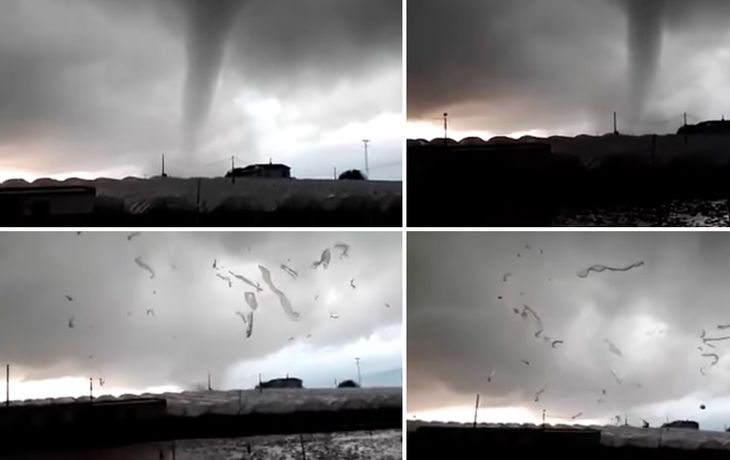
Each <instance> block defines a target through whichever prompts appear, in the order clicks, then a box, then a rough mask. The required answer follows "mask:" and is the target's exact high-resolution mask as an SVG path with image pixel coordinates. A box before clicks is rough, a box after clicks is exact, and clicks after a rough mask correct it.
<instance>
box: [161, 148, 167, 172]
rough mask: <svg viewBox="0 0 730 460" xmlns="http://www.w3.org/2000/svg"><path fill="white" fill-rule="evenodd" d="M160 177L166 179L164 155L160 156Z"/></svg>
mask: <svg viewBox="0 0 730 460" xmlns="http://www.w3.org/2000/svg"><path fill="white" fill-rule="evenodd" d="M162 177H167V174H166V173H165V154H164V153H163V154H162Z"/></svg>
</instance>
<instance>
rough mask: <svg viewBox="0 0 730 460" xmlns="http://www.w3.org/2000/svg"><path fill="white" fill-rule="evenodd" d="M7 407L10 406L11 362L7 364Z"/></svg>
mask: <svg viewBox="0 0 730 460" xmlns="http://www.w3.org/2000/svg"><path fill="white" fill-rule="evenodd" d="M5 407H10V364H8V365H6V366H5Z"/></svg>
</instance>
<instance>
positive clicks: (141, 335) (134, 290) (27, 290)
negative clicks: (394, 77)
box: [0, 233, 401, 389]
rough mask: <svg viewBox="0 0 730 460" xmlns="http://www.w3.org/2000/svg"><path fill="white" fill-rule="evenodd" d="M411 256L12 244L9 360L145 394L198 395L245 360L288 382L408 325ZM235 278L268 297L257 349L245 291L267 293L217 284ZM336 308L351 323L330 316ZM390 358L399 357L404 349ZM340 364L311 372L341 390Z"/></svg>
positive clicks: (376, 246)
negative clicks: (290, 375) (299, 371)
mask: <svg viewBox="0 0 730 460" xmlns="http://www.w3.org/2000/svg"><path fill="white" fill-rule="evenodd" d="M338 242H347V243H348V244H350V245H351V246H352V250H351V254H350V257H349V258H346V259H342V260H340V259H335V260H333V261H332V264H331V265H330V267H329V268H328V270H318V271H314V270H312V269H310V268H309V267H310V264H311V263H312V261H313V260H315V259H316V258H317V257H318V256H319V254H320V253H321V251H322V250H323V248H325V247H327V246H330V247H332V246H333V245H334V244H335V243H338ZM137 257H140V258H141V259H142V260H143V261H144V263H146V264H148V265H149V266H150V267H151V268H152V269H153V270H154V272H155V276H154V278H151V276H150V273H149V272H148V271H146V270H145V269H143V268H142V267H140V266H138V265H137V264H136V263H135V260H134V259H135V258H137ZM400 257H401V256H400V234H391V233H378V234H367V233H331V234H330V233H268V234H267V233H195V234H185V233H143V234H142V235H140V236H137V237H135V238H133V239H132V240H128V239H127V238H126V234H121V233H89V234H87V233H82V234H81V235H78V236H77V235H76V234H75V233H43V234H40V233H35V234H33V233H23V234H19V233H4V234H2V235H0V260H2V264H0V266H1V267H2V268H0V272H2V273H0V280H2V281H0V290H2V292H3V302H2V306H1V307H0V360H2V362H10V363H12V364H13V365H14V367H15V368H16V369H19V370H18V371H17V372H18V375H21V374H22V376H23V377H25V378H27V379H32V380H35V379H48V378H59V377H63V376H82V377H83V376H88V375H102V376H104V377H105V379H106V380H107V382H108V383H109V385H111V386H116V387H123V388H138V389H139V388H146V387H151V386H160V385H178V386H183V387H190V386H193V385H195V384H197V383H202V382H204V381H205V375H206V373H207V372H211V373H212V374H213V375H214V376H215V378H216V379H217V380H216V381H217V382H220V381H221V380H222V379H223V376H224V375H226V374H227V373H230V372H232V370H233V369H235V368H236V366H238V365H240V363H242V362H256V361H259V362H265V361H266V358H267V356H270V355H276V354H279V355H280V358H282V357H283V358H282V359H279V360H278V361H276V362H277V363H278V364H280V365H281V368H276V366H269V370H270V371H271V372H272V373H273V372H276V373H277V374H282V375H283V374H285V373H286V372H287V371H288V369H287V368H285V367H286V366H287V365H291V366H293V365H294V364H297V365H299V366H306V363H307V362H309V361H310V360H311V362H312V363H314V362H318V361H317V360H318V358H319V355H321V354H323V353H325V354H327V353H330V352H329V351H328V350H329V349H331V348H338V347H343V346H348V344H350V345H349V346H352V347H354V349H355V350H359V351H360V352H362V353H365V354H367V350H362V349H361V348H362V347H360V348H358V347H357V346H354V345H353V344H356V343H360V342H361V341H362V340H365V339H366V338H367V337H370V336H371V335H373V334H375V335H377V334H382V333H383V331H385V330H388V328H393V327H399V326H400V317H401V309H400V298H401V291H400V289H401V288H400V285H401V281H400V273H401V271H400V270H401V268H400V260H401V259H400ZM214 260H215V261H216V266H217V267H219V269H220V271H216V270H215V269H214V268H213V262H214ZM284 263H286V264H287V265H288V266H290V267H293V268H295V269H296V270H298V272H299V277H298V278H297V279H296V280H295V279H292V278H291V277H290V276H289V275H287V274H286V273H285V272H284V271H282V270H281V269H280V268H279V267H280V265H281V264H284ZM259 264H261V265H263V266H265V267H267V268H268V269H269V270H271V276H272V280H273V282H274V283H275V284H276V286H277V288H278V289H280V290H281V291H283V293H284V294H285V295H286V296H287V297H288V299H289V300H290V302H291V304H292V306H293V308H294V309H295V310H297V311H298V312H300V313H301V318H300V319H299V320H298V321H292V320H291V319H290V318H289V317H288V316H287V314H286V312H285V311H284V310H283V309H282V306H281V305H280V302H279V299H278V297H277V296H276V294H275V293H274V292H272V291H271V290H270V289H268V288H267V287H266V285H265V284H264V282H263V280H262V278H261V274H260V271H259V268H258V265H259ZM229 270H230V271H233V272H235V273H238V274H241V275H243V276H246V277H247V278H249V279H251V280H252V281H254V282H259V283H261V286H262V288H263V291H262V292H257V293H256V296H257V303H258V308H257V309H256V312H255V313H254V316H255V324H254V327H253V334H252V337H251V338H249V339H246V338H245V328H246V325H245V324H244V323H243V321H242V320H241V319H240V317H239V316H237V315H236V311H239V310H240V311H244V312H247V311H249V308H248V306H247V304H246V301H245V292H246V291H255V290H254V289H252V288H251V287H249V286H247V285H246V284H244V283H242V282H239V281H238V280H236V279H233V287H229V284H228V282H227V281H225V280H223V279H220V278H218V277H216V274H218V273H223V274H224V275H226V276H227V275H228V271H229ZM351 278H355V279H357V280H358V288H357V290H353V289H352V288H351V287H350V286H349V280H350V279H351ZM66 295H68V296H70V297H71V298H72V300H68V299H67V298H66V297H65V296H66ZM315 297H317V300H315ZM386 302H388V303H389V304H390V305H391V308H386V307H385V306H384V304H385V303H386ZM148 309H152V310H154V315H152V314H147V310H148ZM333 311H336V312H337V313H338V314H339V318H340V319H339V320H337V321H334V320H331V319H330V318H329V314H330V312H333ZM71 317H73V318H74V327H73V328H69V327H68V324H67V323H68V319H69V318H71ZM290 338H293V342H292V341H290ZM294 345H298V346H300V347H305V350H304V351H306V353H304V352H303V351H302V349H297V350H298V352H297V353H296V356H297V358H296V363H292V362H291V361H287V360H286V356H287V350H288V347H292V346H294ZM391 353H392V357H393V359H395V358H397V357H398V356H399V353H400V351H399V346H398V348H397V349H395V350H391ZM91 355H93V358H90V357H89V356H91ZM397 359H398V360H397V361H396V365H395V367H399V365H398V363H399V358H397ZM350 361H351V358H348V362H347V364H348V366H349V365H351V362H350ZM385 361H388V360H387V359H385V360H384V361H383V362H385ZM392 361H393V360H392V359H391V362H390V364H391V365H393V362H392ZM341 365H342V363H334V362H333V363H330V365H327V364H325V365H322V366H320V367H318V368H316V369H315V368H314V367H313V366H310V367H312V368H311V369H309V370H308V371H307V372H308V373H309V374H308V375H309V376H312V375H315V374H319V375H317V377H318V378H320V379H321V380H319V381H320V382H322V381H324V382H332V379H333V378H336V377H340V375H337V374H334V375H329V372H333V371H332V369H334V368H336V366H341ZM328 366H330V367H328ZM383 366H385V364H383ZM387 369H388V368H387V367H385V368H380V369H373V368H372V367H371V370H372V371H375V370H387ZM250 371H251V369H249V372H250ZM259 372H260V370H259ZM310 382H311V379H310ZM247 383H250V382H247ZM231 385H234V386H241V385H243V382H241V381H235V382H231Z"/></svg>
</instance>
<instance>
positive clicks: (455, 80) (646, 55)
mask: <svg viewBox="0 0 730 460" xmlns="http://www.w3.org/2000/svg"><path fill="white" fill-rule="evenodd" d="M728 20H730V2H727V1H724V0H692V1H685V0H551V1H548V2H537V1H534V0H510V1H508V2H506V1H502V0H454V1H449V2H443V1H441V0H421V1H419V2H417V3H415V2H414V4H413V5H410V7H409V8H408V117H409V129H408V135H409V137H426V138H433V137H437V136H442V135H443V134H442V133H443V129H442V127H441V126H442V123H440V121H439V120H440V118H441V117H442V114H443V112H448V113H449V118H450V125H451V133H453V135H452V137H455V138H459V137H462V136H466V135H481V136H484V137H490V136H493V135H510V134H511V135H521V134H535V135H549V134H567V135H573V134H580V133H588V134H596V133H605V132H611V131H612V130H613V127H612V116H613V115H612V113H613V111H617V112H618V118H619V130H620V131H622V132H626V133H636V134H639V133H655V132H659V133H665V132H676V130H677V128H679V127H680V126H681V123H682V114H683V113H684V112H688V114H689V115H688V119H689V121H690V122H697V121H700V120H703V119H719V118H720V117H721V115H722V114H725V115H726V116H730V109H728V105H727V101H728V99H729V98H730V91H729V90H727V89H724V88H728V87H730V85H729V83H730V77H729V76H728V75H729V74H728V72H727V68H728V65H729V64H730V29H728V27H727V23H728Z"/></svg>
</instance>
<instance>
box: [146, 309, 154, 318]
mask: <svg viewBox="0 0 730 460" xmlns="http://www.w3.org/2000/svg"><path fill="white" fill-rule="evenodd" d="M145 314H146V315H147V316H157V315H155V310H154V309H152V308H148V309H147V311H146V312H145Z"/></svg>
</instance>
